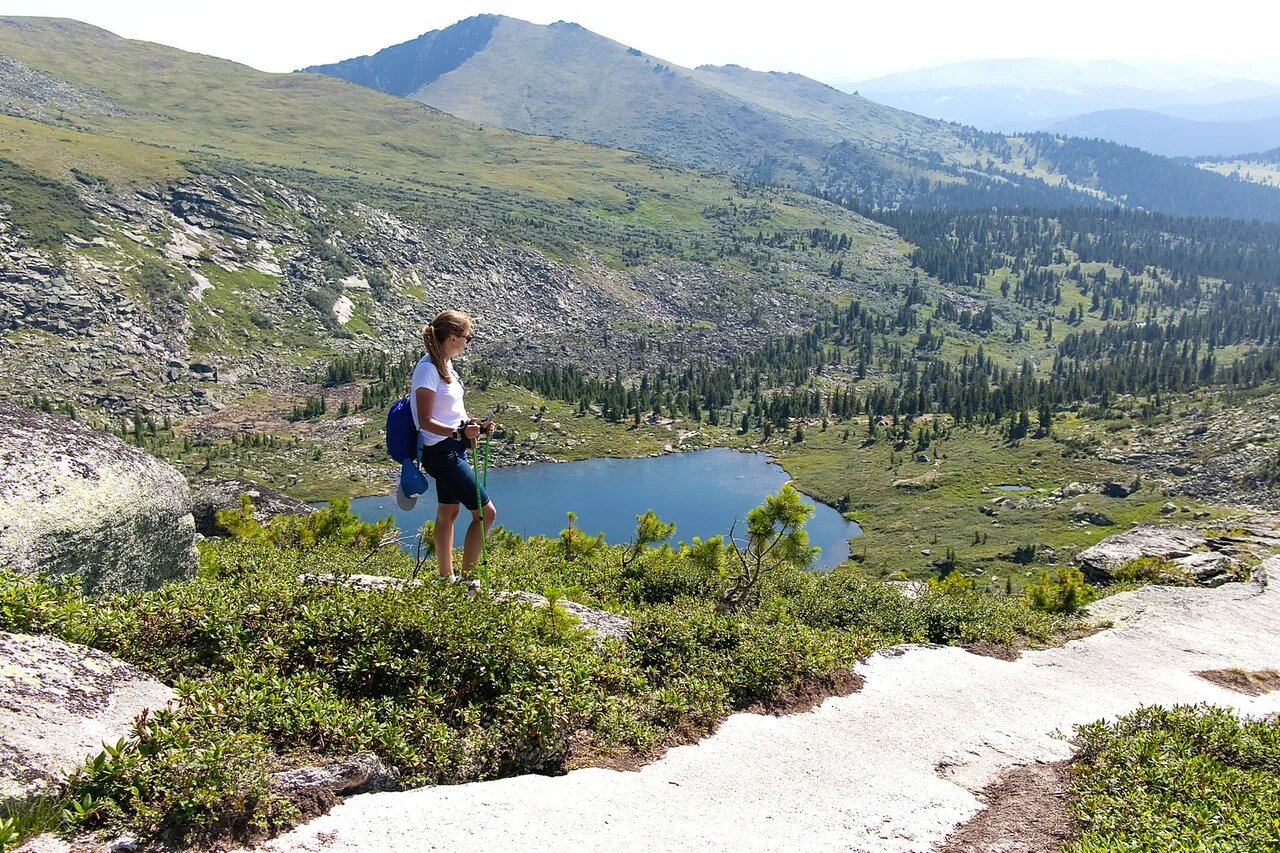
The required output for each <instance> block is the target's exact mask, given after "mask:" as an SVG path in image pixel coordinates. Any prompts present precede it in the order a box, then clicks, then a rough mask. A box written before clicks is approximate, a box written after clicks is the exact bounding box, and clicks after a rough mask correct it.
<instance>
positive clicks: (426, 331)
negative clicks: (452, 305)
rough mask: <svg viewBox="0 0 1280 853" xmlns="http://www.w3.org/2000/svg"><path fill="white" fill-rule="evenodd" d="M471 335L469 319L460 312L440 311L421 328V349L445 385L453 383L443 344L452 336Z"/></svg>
mask: <svg viewBox="0 0 1280 853" xmlns="http://www.w3.org/2000/svg"><path fill="white" fill-rule="evenodd" d="M470 333H471V318H470V317H469V316H467V315H466V314H464V313H462V312H461V311H441V312H440V313H439V314H437V315H436V317H435V319H434V320H432V321H431V322H430V323H428V324H427V325H425V326H423V327H422V348H423V349H424V350H426V351H427V355H429V356H430V357H431V363H432V364H434V365H435V366H436V370H437V371H438V372H439V373H440V378H441V379H443V380H444V381H445V382H446V383H451V382H453V377H452V376H450V375H449V367H448V364H449V360H448V359H447V358H445V357H444V348H443V346H442V344H443V342H444V341H446V340H448V338H449V337H450V336H452V335H467V334H470Z"/></svg>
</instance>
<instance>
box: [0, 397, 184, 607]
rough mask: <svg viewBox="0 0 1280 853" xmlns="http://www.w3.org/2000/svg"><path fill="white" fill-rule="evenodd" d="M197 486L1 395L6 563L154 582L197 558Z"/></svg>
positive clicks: (121, 446) (128, 583) (97, 579)
mask: <svg viewBox="0 0 1280 853" xmlns="http://www.w3.org/2000/svg"><path fill="white" fill-rule="evenodd" d="M196 559H197V558H196V551H195V522H194V521H193V519H192V516H191V492H190V490H189V489H188V487H187V481H186V480H185V479H184V478H183V476H182V475H181V474H180V473H178V471H177V470H175V469H174V468H172V467H171V466H169V465H167V464H165V463H164V462H161V461H160V460H158V459H156V458H154V457H152V456H149V455H148V454H146V453H143V452H142V451H140V450H137V449H135V448H132V447H130V446H129V445H127V444H125V443H124V442H123V441H120V440H119V439H118V438H116V437H115V436H113V435H109V434H107V433H104V432H99V431H97V430H93V429H90V428H88V427H86V426H84V425H82V424H79V423H76V422H75V421H72V420H68V419H66V418H62V417H55V416H51V415H45V414H41V413H39V412H33V411H30V410H28V409H23V408H19V407H16V406H11V405H7V404H0V566H5V567H8V568H10V569H13V570H16V571H18V572H21V573H24V574H33V575H35V574H39V575H46V576H52V577H73V578H76V579H77V580H78V581H79V583H80V585H81V586H82V588H83V589H84V590H85V591H86V592H122V591H131V590H140V589H148V588H153V587H156V586H158V585H159V584H160V583H162V582H163V581H166V580H171V579H177V578H183V577H187V576H189V575H190V574H192V573H193V572H194V571H195V568H196Z"/></svg>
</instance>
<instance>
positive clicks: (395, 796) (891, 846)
mask: <svg viewBox="0 0 1280 853" xmlns="http://www.w3.org/2000/svg"><path fill="white" fill-rule="evenodd" d="M1260 575H1261V576H1262V577H1263V578H1265V579H1267V580H1268V581H1269V583H1267V584H1265V585H1264V584H1263V583H1260V582H1250V583H1237V584H1227V585H1225V586H1222V587H1218V588H1216V589H1196V588H1173V587H1147V588H1144V589H1141V590H1138V591H1135V592H1132V593H1124V594H1121V595H1117V596H1113V597H1111V598H1108V599H1104V600H1103V601H1101V602H1098V603H1096V604H1095V605H1094V606H1093V608H1092V612H1093V613H1094V614H1096V616H1097V617H1098V618H1100V619H1106V620H1108V621H1110V622H1112V623H1114V627H1112V628H1111V629H1109V630H1105V631H1101V632H1099V633H1097V634H1094V635H1092V636H1089V637H1085V638H1083V639H1080V640H1075V641H1072V642H1070V643H1068V644H1067V645H1065V646H1063V647H1061V648H1055V649H1047V650H1044V651H1033V652H1027V653H1024V654H1023V655H1022V657H1021V658H1019V659H1018V660H1016V661H1012V662H1006V661H1001V660H997V659H995V658H989V657H979V656H977V655H971V654H969V653H967V652H965V651H963V650H961V649H957V648H953V647H923V646H905V647H897V648H894V649H891V650H888V651H886V652H883V653H880V654H877V655H875V656H873V657H872V658H871V659H869V660H868V661H867V662H865V663H864V664H862V665H860V666H859V667H857V672H858V673H859V674H860V675H861V676H862V677H864V678H865V679H866V686H865V687H864V688H863V689H862V690H861V691H860V692H859V693H856V694H853V695H851V696H846V697H842V698H837V699H830V700H828V701H827V702H825V703H824V704H823V705H821V706H820V707H819V708H817V709H816V710H814V711H813V712H811V713H807V714H798V715H794V716H789V717H772V716H755V715H750V714H739V715H736V716H734V717H731V718H730V719H729V720H728V721H726V722H725V724H724V725H723V726H722V727H721V728H720V730H719V731H718V732H717V733H716V734H715V735H714V736H712V737H710V738H707V739H706V740H703V741H701V742H700V743H697V744H693V745H690V746H683V747H678V748H676V749H673V750H671V751H670V752H668V753H667V755H666V756H665V757H664V758H662V759H661V760H660V761H657V762H655V763H653V764H650V765H648V766H646V767H644V768H643V769H641V770H640V771H639V772H631V773H626V772H618V771H612V770H600V769H587V770H577V771H574V772H572V773H569V774H567V775H565V776H559V777H554V778H553V777H545V776H520V777H516V778H511V779H502V780H498V781H494V782H480V783H474V784H469V785H458V786H452V787H438V788H423V789H419V790H415V791H403V792H399V793H386V794H369V795H362V796H357V797H352V798H351V799H349V800H347V801H346V802H344V803H342V804H341V805H339V806H337V807H336V808H335V809H334V810H333V811H332V812H330V813H329V814H327V815H325V816H323V817H321V818H318V819H317V820H315V821H313V822H312V823H309V824H307V825H305V826H302V827H299V828H298V829H296V830H294V831H293V832H291V833H289V834H288V835H285V836H282V837H280V838H277V839H275V840H274V841H272V842H270V843H268V844H266V845H265V846H264V847H263V848H259V849H266V850H276V851H326V853H337V851H369V853H373V851H379V853H385V852H386V851H422V850H432V851H444V850H458V851H463V850H575V851H577V850H593V851H594V850H598V851H628V850H636V851H639V850H724V851H730V850H732V851H743V850H762V851H763V850H789V851H793V850H806V851H807V850H812V851H823V853H829V851H835V850H858V851H874V853H906V851H920V853H923V851H928V850H931V849H932V848H934V847H935V846H937V845H939V844H941V843H942V842H943V841H944V840H945V839H946V838H947V836H948V835H950V834H951V833H952V832H953V830H954V829H955V827H956V826H958V825H959V824H962V823H964V822H965V821H967V820H969V819H970V818H971V817H973V816H974V815H975V814H976V813H977V812H978V811H980V810H981V809H982V803H981V801H980V800H979V798H978V796H977V792H980V791H981V790H982V789H983V788H984V787H986V786H987V785H988V784H990V783H991V782H993V781H995V780H996V779H997V778H998V777H999V776H1000V774H1001V773H1002V772H1003V771H1005V770H1008V769H1009V768H1011V767H1014V766H1017V765H1023V764H1028V763H1031V762H1036V761H1041V762H1050V761H1058V760H1061V759H1063V758H1066V757H1067V756H1068V755H1070V753H1071V746H1070V744H1069V743H1068V742H1067V740H1066V739H1065V738H1064V737H1063V736H1062V734H1061V733H1067V734H1070V732H1071V731H1072V727H1073V726H1076V725H1078V724H1082V723H1088V722H1092V721H1094V720H1097V719H1099V718H1104V717H1105V718H1114V717H1116V716H1119V715H1121V714H1124V713H1127V712H1129V711H1131V710H1133V709H1134V708H1136V707H1138V706H1139V705H1143V704H1160V705H1166V706H1168V705H1173V704H1177V703H1194V702H1213V703H1216V704H1220V705H1225V706H1231V707H1234V708H1236V709H1238V710H1239V711H1240V712H1243V713H1248V714H1251V715H1262V714H1265V713H1271V712H1276V711H1280V694H1277V693H1270V694H1266V695H1264V696H1259V697H1256V698H1251V697H1247V696H1244V695H1242V694H1239V693H1236V692H1234V691H1231V690H1227V689H1226V688H1223V687H1220V686H1217V685H1215V684H1212V683H1210V682H1208V681H1205V680H1204V679H1202V678H1200V677H1198V676H1197V675H1196V674H1195V673H1196V672H1198V671H1202V670H1206V669H1217V668H1230V667H1239V668H1242V669H1246V670H1261V669H1275V668H1278V667H1280V558H1273V559H1271V560H1268V561H1267V562H1266V563H1265V564H1264V565H1263V567H1262V569H1261V570H1260Z"/></svg>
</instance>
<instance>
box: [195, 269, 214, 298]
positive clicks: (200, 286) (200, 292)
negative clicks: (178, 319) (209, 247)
mask: <svg viewBox="0 0 1280 853" xmlns="http://www.w3.org/2000/svg"><path fill="white" fill-rule="evenodd" d="M191 277H192V278H193V279H195V282H196V286H195V287H193V288H191V291H190V296H191V298H192V299H194V300H195V301H196V302H204V292H205V291H206V290H213V282H211V281H209V279H207V278H206V277H204V276H203V275H201V274H200V273H198V272H196V271H194V270H192V271H191Z"/></svg>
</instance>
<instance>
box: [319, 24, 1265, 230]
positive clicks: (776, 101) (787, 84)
mask: <svg viewBox="0 0 1280 853" xmlns="http://www.w3.org/2000/svg"><path fill="white" fill-rule="evenodd" d="M454 26H455V27H457V26H459V25H457V24H455V25H454ZM449 29H450V28H445V29H444V30H438V31H433V33H427V34H424V35H423V36H420V37H419V38H418V39H416V40H414V42H413V43H414V44H416V45H418V46H419V47H420V48H421V49H422V50H424V51H426V52H427V55H425V56H423V57H421V62H423V63H426V64H430V63H431V62H432V59H431V57H430V52H431V51H432V49H433V48H432V45H433V44H435V43H436V42H438V41H440V40H442V39H443V38H444V35H443V34H445V33H447V32H448V31H449ZM374 56H375V57H377V56H378V54H375V55H374ZM370 62H371V61H370V60H368V58H362V59H360V60H349V61H347V62H345V63H335V64H332V65H329V66H326V69H327V71H328V72H329V73H335V74H338V75H339V76H342V77H344V78H345V79H350V80H353V81H355V80H358V79H362V78H369V77H370V74H369V70H368V69H369V65H370ZM372 77H375V78H376V77H377V73H374V74H373V75H372ZM424 79H425V78H424ZM397 85H398V86H399V88H402V89H403V88H408V87H409V85H411V84H410V83H409V82H408V81H398V83H397ZM408 97H410V98H411V99H413V100H417V101H419V102H422V103H427V104H430V105H431V106H434V107H436V108H438V109H441V110H443V111H445V112H448V113H450V114H453V115H457V116H460V117H462V118H465V119H468V120H470V121H476V122H480V123H484V124H494V125H498V126H502V127H507V128H510V129H513V130H518V131H521V132H531V133H542V134H549V135H553V136H566V137H572V138H577V139H583V140H585V141H589V142H593V143H596V144H600V145H606V146H610V147H617V148H623V149H627V150H634V151H643V152H645V153H648V154H652V155H655V156H659V157H663V158H666V159H670V160H673V161H675V162H678V163H682V164H684V165H687V166H692V167H695V168H713V169H718V170H723V171H728V172H730V173H732V174H735V175H739V176H742V177H745V178H748V179H750V180H755V181H761V182H764V183H772V184H780V185H787V186H793V187H796V188H799V189H802V190H804V191H808V192H815V193H818V194H821V195H823V196H824V197H829V198H833V199H836V200H843V201H845V202H847V203H856V204H862V205H872V206H875V205H889V206H893V205H897V204H907V205H923V206H936V205H939V204H966V205H980V206H981V205H990V204H994V203H1000V204H1022V205H1026V204H1056V205H1070V204H1077V205H1078V204H1097V203H1099V202H1101V203H1113V204H1125V205H1130V206H1134V207H1142V208H1147V209H1156V210H1165V211H1166V212H1171V213H1177V214H1180V215H1197V214H1198V215H1230V212H1231V211H1235V212H1236V215H1239V216H1243V217H1246V218H1249V217H1262V218H1273V217H1274V218H1280V195H1273V194H1272V193H1271V191H1270V189H1269V188H1264V187H1261V186H1249V185H1244V184H1241V183H1240V182H1232V181H1231V179H1229V178H1226V177H1224V176H1222V175H1208V174H1196V171H1197V170H1194V169H1193V167H1191V166H1189V165H1185V164H1175V163H1169V162H1162V163H1156V162H1152V161H1148V160H1147V159H1146V158H1148V157H1151V156H1152V155H1149V154H1145V153H1143V152H1140V151H1138V150H1137V149H1132V150H1129V149H1124V148H1121V147H1119V146H1117V147H1114V148H1106V147H1105V145H1104V147H1103V148H1101V149H1100V150H1096V151H1095V150H1092V148H1090V149H1089V150H1085V149H1087V148H1089V146H1087V145H1084V144H1082V143H1068V144H1067V147H1066V149H1062V150H1059V149H1058V148H1055V147H1054V146H1050V145H1047V144H1044V143H1043V142H1041V141H1038V140H1036V139H1035V138H1033V137H1003V136H1000V135H999V134H991V133H984V132H982V131H978V130H976V129H974V128H971V127H962V126H958V125H954V124H949V123H946V122H941V121H938V120H935V119H928V118H925V117H923V116H919V115H915V114H912V113H910V112H906V111H903V110H899V109H895V108H893V107H889V106H886V105H884V104H879V103H876V102H875V101H872V100H869V99H867V98H864V97H861V96H859V95H855V94H849V93H845V92H842V91H840V90H839V89H836V88H835V87H832V86H829V85H827V84H824V83H820V82H818V81H814V80H810V79H809V78H806V77H803V76H802V75H798V74H792V73H787V72H778V71H772V72H757V71H753V70H751V69H747V68H743V67H741V66H725V67H715V66H708V65H702V66H698V67H697V68H694V69H688V68H684V67H681V66H679V65H675V64H673V63H667V62H665V61H663V60H660V59H657V58H656V57H652V56H649V55H647V54H644V53H642V52H640V51H638V50H635V49H634V48H628V47H627V46H626V45H624V44H621V43H619V42H616V41H613V40H611V39H608V38H605V37H603V36H600V35H597V34H595V33H592V32H590V31H589V30H586V29H584V28H582V27H580V26H578V25H570V24H565V23H558V24H553V25H550V26H547V27H542V26H539V25H535V24H531V23H528V22H525V21H520V20H518V19H515V18H500V19H498V23H497V25H496V26H495V27H494V29H493V31H492V34H491V37H490V38H489V41H488V42H487V43H486V44H485V46H484V48H483V49H481V50H478V51H476V52H474V53H472V54H471V55H470V56H469V57H468V58H467V59H466V60H465V61H464V62H462V63H460V64H458V65H456V67H453V68H452V70H450V71H449V72H448V73H445V74H441V75H438V76H436V77H433V78H432V79H431V80H430V81H428V82H423V83H421V85H419V86H418V87H417V88H416V89H415V90H414V91H413V92H412V93H411V94H410V95H409V96H408ZM1093 148H1098V145H1097V144H1095V145H1093ZM1089 159H1094V160H1105V161H1107V162H1108V163H1110V164H1113V165H1114V164H1125V165H1123V166H1122V167H1121V168H1120V169H1119V170H1117V169H1115V168H1108V169H1103V170H1095V171H1094V172H1093V173H1092V174H1084V173H1083V172H1082V171H1081V169H1080V166H1079V164H1081V163H1083V162H1085V161H1086V160H1089ZM1126 170H1127V171H1129V172H1133V173H1142V174H1144V175H1148V176H1151V175H1156V174H1159V175H1160V178H1159V182H1160V183H1162V184H1168V183H1169V182H1171V181H1172V182H1174V183H1177V182H1184V183H1186V184H1187V188H1186V191H1185V192H1184V193H1182V194H1181V195H1180V196H1174V195H1171V194H1168V193H1163V192H1161V191H1148V190H1146V189H1144V185H1143V184H1142V183H1140V182H1139V183H1135V182H1133V181H1127V180H1121V181H1120V182H1118V183H1117V182H1115V176H1116V175H1117V174H1121V173H1123V172H1125V171H1126ZM939 190H941V192H939Z"/></svg>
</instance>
